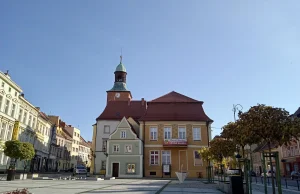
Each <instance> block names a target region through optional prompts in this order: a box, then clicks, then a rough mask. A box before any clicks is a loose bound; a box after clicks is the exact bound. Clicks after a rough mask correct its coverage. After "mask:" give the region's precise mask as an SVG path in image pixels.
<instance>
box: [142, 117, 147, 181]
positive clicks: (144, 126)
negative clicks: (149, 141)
mask: <svg viewBox="0 0 300 194" xmlns="http://www.w3.org/2000/svg"><path fill="white" fill-rule="evenodd" d="M143 124H144V127H143V148H144V149H143V177H145V165H144V164H145V127H146V124H145V121H143Z"/></svg>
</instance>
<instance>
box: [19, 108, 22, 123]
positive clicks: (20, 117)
mask: <svg viewBox="0 0 300 194" xmlns="http://www.w3.org/2000/svg"><path fill="white" fill-rule="evenodd" d="M22 115H23V109H22V108H20V109H19V116H18V120H19V121H20V122H21V120H22Z"/></svg>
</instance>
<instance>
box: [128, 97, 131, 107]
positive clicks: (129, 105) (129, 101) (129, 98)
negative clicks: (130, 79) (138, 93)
mask: <svg viewBox="0 0 300 194" xmlns="http://www.w3.org/2000/svg"><path fill="white" fill-rule="evenodd" d="M130 100H131V99H130V98H128V106H130Z"/></svg>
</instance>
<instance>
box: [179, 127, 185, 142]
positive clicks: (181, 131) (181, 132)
mask: <svg viewBox="0 0 300 194" xmlns="http://www.w3.org/2000/svg"><path fill="white" fill-rule="evenodd" d="M178 139H186V129H185V127H179V128H178Z"/></svg>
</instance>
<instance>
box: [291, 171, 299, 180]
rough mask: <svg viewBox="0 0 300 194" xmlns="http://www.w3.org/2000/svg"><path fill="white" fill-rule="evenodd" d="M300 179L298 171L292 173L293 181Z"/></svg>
mask: <svg viewBox="0 0 300 194" xmlns="http://www.w3.org/2000/svg"><path fill="white" fill-rule="evenodd" d="M299 177H300V173H299V172H296V171H292V172H291V179H292V180H294V179H298V178H299Z"/></svg>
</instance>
